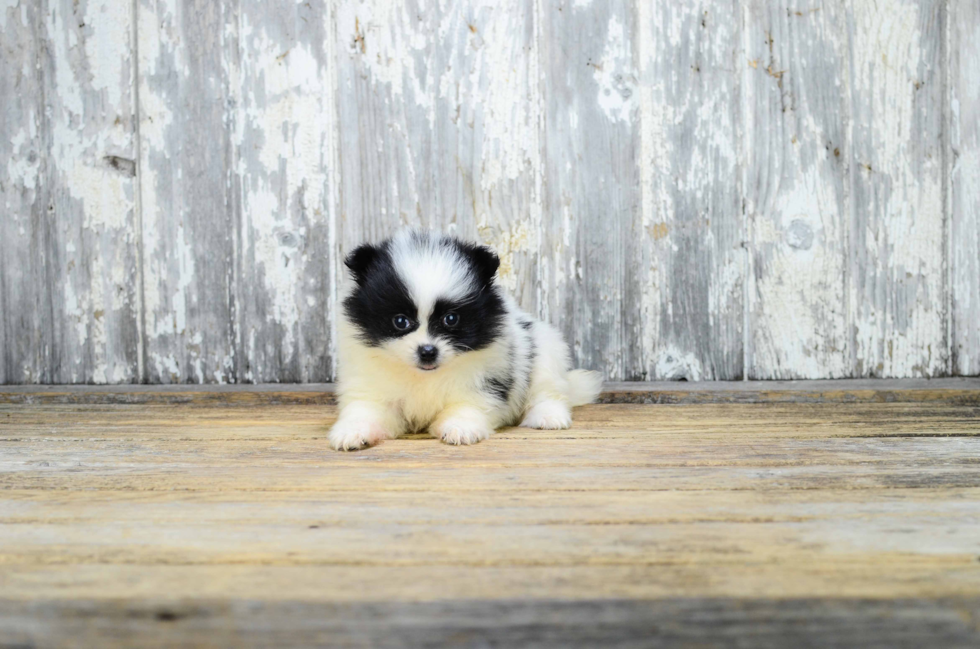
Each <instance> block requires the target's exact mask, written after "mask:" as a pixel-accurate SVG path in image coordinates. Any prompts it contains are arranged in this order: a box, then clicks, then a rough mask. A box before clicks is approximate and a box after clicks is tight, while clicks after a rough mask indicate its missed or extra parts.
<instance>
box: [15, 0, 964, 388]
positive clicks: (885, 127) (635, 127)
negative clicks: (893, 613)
mask: <svg viewBox="0 0 980 649" xmlns="http://www.w3.org/2000/svg"><path fill="white" fill-rule="evenodd" d="M117 4H118V7H117ZM978 24H980V16H978V14H977V10H976V8H975V3H972V2H968V1H966V0H929V1H928V2H917V1H914V0H880V1H876V2H857V1H856V0H832V1H830V2H816V1H815V0H745V1H742V2H735V1H734V0H700V1H699V2H693V3H677V2H670V1H669V0H655V1H651V2H634V1H632V0H629V1H627V0H622V1H619V0H617V1H616V2H600V1H598V0H546V1H545V0H541V1H538V0H504V1H501V2H492V1H490V0H449V1H445V2H442V1H440V2H435V0H411V1H410V2H405V3H390V2H384V1H382V0H365V1H364V2H360V1H359V2H354V1H346V0H343V1H341V0H311V2H301V3H297V4H290V5H288V6H279V5H274V6H270V5H269V3H263V2H257V1H253V0H234V1H227V2H202V1H200V0H138V1H137V2H128V1H127V2H124V3H122V4H119V3H109V2H106V1H105V0H79V1H78V2H75V1H74V0H72V1H69V0H44V1H43V2H29V1H28V0H12V1H11V2H7V3H6V4H5V5H4V6H3V8H2V9H0V33H2V35H3V41H2V45H0V47H2V49H3V56H2V57H0V89H2V90H3V96H4V98H5V104H4V107H5V109H4V111H3V115H2V117H0V131H2V134H3V136H4V137H3V138H0V139H2V140H3V141H2V142H0V156H2V158H3V159H4V160H6V161H7V162H5V163H3V164H2V165H0V209H2V210H3V213H4V216H5V218H3V219H0V236H2V240H0V309H2V313H0V341H2V343H3V348H2V352H0V383H3V384H20V383H44V384H59V383H61V384H64V383H99V384H116V383H137V382H147V383H155V384H161V383H163V384H166V383H173V384H180V383H195V384H201V383H215V384H234V383H256V382H258V383H264V382H302V383H320V382H325V381H330V380H332V379H333V378H334V377H335V374H336V368H335V366H334V364H335V350H334V349H333V347H334V346H335V344H336V341H335V338H334V335H333V331H334V328H335V326H336V320H337V316H338V314H337V304H338V300H339V297H340V296H341V295H342V293H343V291H344V290H345V288H346V285H345V281H344V278H345V273H344V272H343V266H342V263H341V262H342V259H343V256H344V254H345V253H346V252H348V251H349V250H351V249H352V248H353V247H354V246H356V245H358V244H359V243H361V242H363V241H365V240H378V239H380V238H382V237H383V236H386V235H388V234H390V233H391V232H393V231H394V230H396V229H398V228H400V227H402V226H405V225H413V226H421V227H424V228H433V229H439V230H443V231H447V232H450V233H453V234H457V235H459V236H462V237H464V238H468V239H476V240H479V241H481V242H483V243H486V244H488V245H491V246H493V247H494V248H495V249H496V250H497V252H498V253H499V254H500V256H501V260H502V265H501V271H500V282H501V284H503V285H504V286H505V287H506V288H507V289H508V290H510V291H512V292H513V293H514V294H515V296H516V297H517V299H518V301H519V302H520V304H521V305H522V306H523V307H524V308H526V309H528V310H529V311H531V312H533V313H536V314H537V315H539V316H541V317H542V318H544V319H546V320H548V321H550V322H552V323H554V324H556V325H558V326H559V327H560V328H561V329H562V330H563V332H564V333H565V335H566V337H567V338H568V339H569V342H570V344H571V348H572V355H573V357H574V360H575V363H576V364H577V365H581V366H584V367H590V368H594V369H598V370H600V371H602V372H603V373H604V374H605V375H606V378H607V379H609V380H659V379H679V378H683V379H688V380H715V379H721V380H737V379H743V378H750V379H791V378H833V377H905V378H908V377H939V376H949V375H976V374H977V373H978V372H980V366H978V364H977V362H976V359H977V358H980V328H978V327H977V326H976V322H977V321H978V318H980V315H978V308H980V307H978V305H980V272H977V270H978V268H977V262H976V259H977V258H978V257H980V243H978V241H980V235H978V227H977V213H978V207H977V205H978V199H977V196H978V195H980V191H978V190H977V182H976V177H978V175H980V172H978V171H977V162H976V156H975V155H974V154H973V151H975V150H976V149H977V146H978V144H980V141H978V139H977V138H978V137H980V136H978V135H977V126H976V125H977V122H978V117H977V115H978V110H980V109H978V105H980V95H978V93H977V91H976V90H975V87H976V85H977V84H976V83H974V81H975V77H976V76H977V73H976V71H977V69H978V64H977V52H976V50H977V47H976V46H975V42H976V41H977V38H975V35H976V33H977V30H978V29H980V27H978Z"/></svg>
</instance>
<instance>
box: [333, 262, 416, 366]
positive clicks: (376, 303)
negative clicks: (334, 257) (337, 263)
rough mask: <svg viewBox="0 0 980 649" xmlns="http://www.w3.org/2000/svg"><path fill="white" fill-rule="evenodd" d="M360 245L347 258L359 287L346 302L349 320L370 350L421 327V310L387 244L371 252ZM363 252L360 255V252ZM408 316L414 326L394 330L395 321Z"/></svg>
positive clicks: (345, 308) (345, 306) (345, 307)
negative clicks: (402, 316) (412, 296)
mask: <svg viewBox="0 0 980 649" xmlns="http://www.w3.org/2000/svg"><path fill="white" fill-rule="evenodd" d="M366 248H373V247H371V246H361V247H360V248H358V249H357V250H355V251H354V252H353V253H351V254H350V255H349V256H348V257H347V262H346V263H347V266H348V267H349V268H350V269H351V272H352V273H353V274H354V279H355V280H356V281H357V288H356V289H354V292H353V293H351V294H350V296H348V297H347V299H345V300H344V312H345V313H346V314H347V318H348V319H349V320H350V321H351V322H352V323H353V324H354V325H355V326H356V327H357V328H358V330H359V331H360V338H361V340H363V341H364V343H365V344H366V345H368V346H371V347H377V346H378V345H380V344H381V343H382V342H383V341H385V340H388V339H391V338H400V337H401V336H404V335H406V334H409V333H411V332H413V331H415V330H416V329H418V327H419V323H418V309H417V308H416V306H415V302H413V301H412V298H411V296H410V295H409V293H408V288H407V287H406V286H405V283H404V282H403V281H402V280H401V278H400V277H398V273H396V272H395V267H394V265H393V264H392V261H391V254H390V252H389V251H388V247H387V245H386V244H382V245H381V246H380V247H378V248H373V252H368V251H366V250H365V249H366ZM359 251H361V252H359ZM399 314H401V315H405V316H408V318H409V319H410V320H411V321H412V326H411V327H409V328H408V329H405V330H404V331H399V330H398V329H396V328H395V325H394V323H393V322H392V319H393V318H394V317H395V316H396V315H399Z"/></svg>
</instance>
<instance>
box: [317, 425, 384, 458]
mask: <svg viewBox="0 0 980 649" xmlns="http://www.w3.org/2000/svg"><path fill="white" fill-rule="evenodd" d="M386 437H388V434H387V431H385V429H384V428H383V427H382V426H381V425H380V424H378V423H377V422H373V421H366V420H360V419H347V420H344V419H341V420H339V421H338V422H337V423H335V424H334V425H333V428H331V429H330V437H329V439H330V446H332V447H333V448H335V449H337V450H338V451H356V450H358V449H361V448H367V447H368V446H374V445H375V444H377V443H378V442H380V441H381V440H383V439H385V438H386Z"/></svg>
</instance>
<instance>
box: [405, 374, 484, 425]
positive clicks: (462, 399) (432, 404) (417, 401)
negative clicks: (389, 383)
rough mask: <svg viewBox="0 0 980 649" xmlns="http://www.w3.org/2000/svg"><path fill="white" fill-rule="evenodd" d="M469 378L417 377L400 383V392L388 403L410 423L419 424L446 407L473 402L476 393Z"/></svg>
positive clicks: (435, 415)
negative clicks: (428, 379)
mask: <svg viewBox="0 0 980 649" xmlns="http://www.w3.org/2000/svg"><path fill="white" fill-rule="evenodd" d="M470 383H471V382H470V381H464V380H460V379H456V380H444V381H419V382H417V383H413V384H411V385H406V386H403V388H404V389H403V390H402V391H401V394H400V395H398V397H397V398H395V399H392V400H391V401H390V406H391V407H392V408H393V409H394V410H395V411H396V412H398V414H399V415H400V416H401V417H402V419H404V420H405V421H406V422H408V423H409V424H410V425H412V426H415V427H418V428H423V427H425V426H427V425H428V424H430V423H431V422H432V421H433V420H434V419H435V418H436V417H438V416H439V414H440V413H441V412H442V411H444V410H445V409H446V408H447V407H450V406H455V405H464V404H466V405H470V404H475V403H476V402H477V401H478V400H479V398H480V394H479V392H478V391H477V390H475V389H473V388H471V387H470Z"/></svg>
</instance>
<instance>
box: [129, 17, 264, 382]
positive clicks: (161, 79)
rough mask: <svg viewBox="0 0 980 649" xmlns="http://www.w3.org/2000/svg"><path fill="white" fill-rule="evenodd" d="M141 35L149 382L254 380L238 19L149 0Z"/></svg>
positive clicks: (142, 192)
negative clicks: (245, 289) (243, 272)
mask: <svg viewBox="0 0 980 649" xmlns="http://www.w3.org/2000/svg"><path fill="white" fill-rule="evenodd" d="M138 38H139V71H140V78H139V104H140V105H139V114H140V163H139V169H140V196H141V202H142V213H143V228H142V246H143V260H144V268H143V288H144V297H145V299H144V303H145V315H144V318H145V336H146V344H145V348H146V349H145V353H146V366H145V376H144V377H143V379H144V380H145V381H148V382H150V383H214V382H218V383H223V382H237V381H242V380H244V379H245V376H246V368H245V367H244V362H243V358H242V357H241V354H240V352H239V348H240V344H241V336H242V332H241V331H240V329H239V327H238V323H237V314H238V313H239V309H240V308H241V307H240V305H239V304H238V300H239V296H238V291H239V288H240V287H239V286H238V284H237V281H236V269H237V268H238V264H240V263H241V254H242V248H241V245H242V243H241V237H242V232H241V204H240V202H241V193H240V189H239V179H238V178H237V177H236V174H235V164H236V147H235V142H234V140H233V137H234V134H235V133H236V129H237V128H238V127H239V126H240V124H239V123H238V122H236V114H235V106H236V104H237V102H239V101H240V100H241V97H240V95H239V93H238V88H237V85H236V81H237V77H238V71H237V69H236V68H235V67H234V62H235V61H236V59H237V48H238V42H237V38H238V31H237V16H236V14H235V12H234V11H233V7H232V6H231V5H228V4H226V3H217V2H210V1H208V0H151V1H150V2H141V3H140V4H139V14H138Z"/></svg>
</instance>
